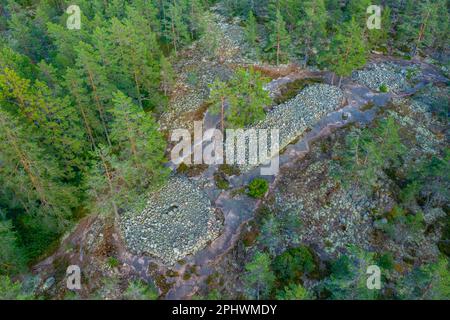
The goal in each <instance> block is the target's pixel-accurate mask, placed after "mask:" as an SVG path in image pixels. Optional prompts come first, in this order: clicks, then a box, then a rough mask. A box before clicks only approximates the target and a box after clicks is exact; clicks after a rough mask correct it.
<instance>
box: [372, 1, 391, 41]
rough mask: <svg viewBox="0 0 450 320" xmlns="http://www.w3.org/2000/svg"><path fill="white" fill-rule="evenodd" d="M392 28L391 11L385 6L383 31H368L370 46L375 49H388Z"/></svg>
mask: <svg viewBox="0 0 450 320" xmlns="http://www.w3.org/2000/svg"><path fill="white" fill-rule="evenodd" d="M391 27H392V21H391V9H390V8H389V7H388V6H383V7H382V11H381V29H372V30H368V31H367V38H368V44H369V46H370V47H371V48H373V49H377V48H380V47H384V48H387V47H388V39H389V34H390V31H391Z"/></svg>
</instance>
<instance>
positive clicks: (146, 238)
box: [121, 177, 222, 264]
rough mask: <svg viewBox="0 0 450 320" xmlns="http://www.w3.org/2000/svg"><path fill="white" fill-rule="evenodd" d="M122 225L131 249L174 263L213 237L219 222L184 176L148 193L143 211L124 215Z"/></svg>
mask: <svg viewBox="0 0 450 320" xmlns="http://www.w3.org/2000/svg"><path fill="white" fill-rule="evenodd" d="M121 226H122V231H123V235H124V238H125V240H126V243H127V245H128V247H129V248H130V250H131V251H132V252H134V253H135V254H150V255H153V256H156V257H158V258H160V259H161V260H162V261H163V262H164V263H167V264H174V263H175V262H176V261H178V260H180V259H182V258H184V257H186V256H187V255H189V254H194V253H196V252H197V251H199V250H201V249H202V248H204V247H205V246H206V245H207V243H208V242H210V241H212V240H214V239H215V238H216V237H217V236H218V235H219V232H220V230H221V226H222V222H221V221H220V219H219V218H218V216H217V214H216V211H215V210H214V209H213V208H212V207H211V203H210V201H209V199H208V197H207V196H206V194H205V193H204V192H203V191H202V190H201V189H200V188H199V187H198V186H197V185H195V184H194V183H193V182H191V181H190V180H188V179H187V178H184V177H173V178H171V179H170V180H169V181H168V182H167V184H166V185H165V186H164V187H163V188H161V189H160V190H159V191H158V192H155V193H153V194H152V195H151V196H150V198H149V200H148V204H147V207H146V208H145V210H144V211H143V212H141V213H139V214H135V213H134V214H133V213H127V214H124V215H123V216H122V218H121Z"/></svg>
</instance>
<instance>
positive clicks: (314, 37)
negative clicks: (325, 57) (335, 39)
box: [297, 0, 327, 65]
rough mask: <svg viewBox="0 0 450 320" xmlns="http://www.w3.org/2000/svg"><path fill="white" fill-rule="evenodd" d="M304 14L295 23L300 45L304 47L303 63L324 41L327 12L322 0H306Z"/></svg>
mask: <svg viewBox="0 0 450 320" xmlns="http://www.w3.org/2000/svg"><path fill="white" fill-rule="evenodd" d="M303 10H304V15H303V16H302V17H301V18H300V20H299V21H298V23H297V33H298V34H299V41H300V46H301V47H302V48H304V50H303V55H304V57H305V60H304V61H305V62H304V64H305V65H306V64H307V63H308V60H309V58H310V57H311V56H313V55H314V53H315V52H317V51H318V49H319V48H320V47H321V45H322V44H323V43H324V41H325V38H326V35H327V30H326V24H327V12H326V10H325V3H324V0H308V1H306V2H305V3H304V8H303Z"/></svg>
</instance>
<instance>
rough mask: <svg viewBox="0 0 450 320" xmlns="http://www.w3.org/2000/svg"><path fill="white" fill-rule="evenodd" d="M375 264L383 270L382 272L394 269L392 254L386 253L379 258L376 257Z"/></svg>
mask: <svg viewBox="0 0 450 320" xmlns="http://www.w3.org/2000/svg"><path fill="white" fill-rule="evenodd" d="M376 264H377V265H378V266H379V267H380V268H383V269H384V270H388V271H389V270H392V269H393V268H394V264H395V261H394V257H393V255H392V253H390V252H387V253H384V254H382V255H380V256H378V258H377V260H376Z"/></svg>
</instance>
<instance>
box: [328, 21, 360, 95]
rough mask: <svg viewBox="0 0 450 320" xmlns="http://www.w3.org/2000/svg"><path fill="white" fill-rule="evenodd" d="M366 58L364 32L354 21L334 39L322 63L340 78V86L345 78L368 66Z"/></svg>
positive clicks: (346, 24)
mask: <svg viewBox="0 0 450 320" xmlns="http://www.w3.org/2000/svg"><path fill="white" fill-rule="evenodd" d="M366 56H367V52H366V46H365V43H364V39H363V35H362V30H361V28H360V27H359V25H358V23H357V22H356V20H355V19H352V20H351V21H350V22H347V23H345V24H344V25H343V26H342V28H341V29H339V31H338V33H337V34H336V35H335V36H334V37H333V39H332V41H331V45H330V50H329V51H328V52H326V53H325V54H324V56H323V60H322V61H325V64H326V65H327V66H328V67H329V68H330V70H331V71H333V72H334V73H336V74H337V75H338V76H339V77H340V80H339V86H340V85H341V80H342V77H343V76H349V75H350V74H351V72H352V71H353V70H355V69H357V68H361V67H363V66H364V65H365V64H366Z"/></svg>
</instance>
